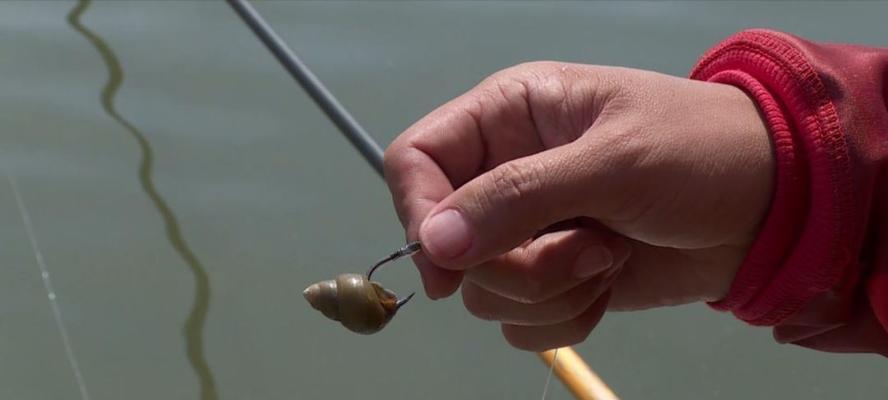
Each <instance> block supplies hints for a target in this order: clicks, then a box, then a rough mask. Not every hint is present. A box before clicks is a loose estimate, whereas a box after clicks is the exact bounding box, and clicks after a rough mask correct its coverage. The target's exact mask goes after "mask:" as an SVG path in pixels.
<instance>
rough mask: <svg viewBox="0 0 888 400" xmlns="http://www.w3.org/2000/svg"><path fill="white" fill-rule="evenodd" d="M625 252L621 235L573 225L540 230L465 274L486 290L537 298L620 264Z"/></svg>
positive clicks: (514, 298) (548, 296)
mask: <svg viewBox="0 0 888 400" xmlns="http://www.w3.org/2000/svg"><path fill="white" fill-rule="evenodd" d="M629 251H630V247H629V245H628V243H626V241H625V239H623V238H621V237H619V236H617V235H615V234H613V233H611V232H608V231H605V230H603V229H600V228H593V227H583V228H575V229H570V230H564V231H558V232H552V233H547V234H544V235H542V236H540V237H538V238H536V239H534V240H533V241H531V242H529V243H528V244H526V245H525V246H520V247H518V248H516V249H514V250H512V251H510V252H508V253H506V254H504V255H503V256H500V257H496V258H493V259H491V260H490V261H487V262H485V263H483V264H481V265H479V266H477V267H475V268H472V269H470V270H467V271H466V276H465V279H466V281H467V282H471V283H472V284H473V285H474V286H477V287H479V288H480V289H483V290H484V291H485V292H489V293H490V294H491V295H496V296H500V297H503V298H505V299H508V300H511V301H514V302H518V303H525V304H534V303H541V302H543V301H545V300H548V299H551V298H553V297H555V296H557V295H560V294H562V293H564V292H566V291H568V290H570V289H571V288H574V287H576V286H578V285H580V284H582V283H583V282H586V281H587V280H589V279H590V278H593V277H595V276H598V275H600V274H603V273H606V272H607V271H608V270H612V269H615V268H617V267H619V266H621V265H622V264H623V263H624V262H625V261H626V259H627V258H629ZM465 290H466V289H464V293H463V294H464V295H465ZM585 305H586V306H588V304H585ZM583 308H585V306H584V307H583Z"/></svg>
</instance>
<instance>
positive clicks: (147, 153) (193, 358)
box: [68, 0, 218, 400]
mask: <svg viewBox="0 0 888 400" xmlns="http://www.w3.org/2000/svg"><path fill="white" fill-rule="evenodd" d="M89 4H90V1H89V0H80V1H78V3H77V5H75V6H74V8H73V9H72V10H71V12H70V13H69V14H68V23H69V24H70V25H71V27H72V28H74V30H76V31H77V32H79V33H80V34H81V35H83V37H85V38H86V40H88V41H89V42H90V44H92V45H93V47H95V49H96V51H98V52H99V55H100V56H101V57H102V60H103V61H104V63H105V66H106V67H107V68H108V81H107V82H106V83H105V86H104V87H103V88H102V94H101V103H102V109H104V110H105V113H106V114H108V116H109V117H111V119H113V120H114V121H116V122H117V123H118V124H120V125H121V126H123V128H124V129H125V130H126V131H127V132H128V133H129V134H130V136H132V138H133V139H135V140H136V143H137V144H138V145H139V150H140V152H141V161H140V164H139V183H140V184H141V186H142V191H143V192H145V194H146V195H147V196H148V198H149V199H150V200H151V203H152V204H153V205H154V208H155V209H157V212H158V213H160V216H161V218H162V219H163V224H164V226H165V227H166V237H167V240H168V241H169V243H170V245H171V246H172V247H173V249H174V250H175V251H176V253H177V254H178V255H179V258H181V259H182V261H184V262H185V264H187V265H188V268H189V270H190V271H191V274H192V275H193V276H194V303H193V305H192V306H191V311H190V312H189V313H188V318H187V319H186V320H185V323H184V326H183V329H182V330H183V334H184V336H185V351H186V353H187V356H188V362H189V363H190V364H191V368H192V369H193V370H194V372H195V374H197V377H198V380H199V381H200V398H201V399H202V400H216V399H218V395H217V394H216V384H215V381H214V379H213V373H212V370H211V369H210V366H209V363H207V359H206V356H205V354H204V342H203V330H204V324H205V322H206V319H207V312H208V311H209V308H210V294H211V288H210V278H209V275H208V274H207V272H206V269H205V268H204V267H203V265H202V264H201V262H200V260H198V258H197V256H196V255H195V254H194V252H193V251H192V250H191V247H190V246H189V245H188V242H186V241H185V238H184V236H183V235H182V229H181V228H180V227H179V221H178V219H176V215H175V213H173V210H172V208H170V206H169V204H167V202H166V200H164V198H163V197H162V196H161V195H160V192H159V191H158V190H157V187H156V186H155V184H154V178H153V177H152V175H151V172H152V167H153V165H154V151H153V150H152V148H151V142H149V141H148V138H147V137H146V136H145V135H144V134H143V133H142V132H141V131H140V130H139V129H137V128H136V127H135V126H134V125H133V124H132V123H130V122H129V121H128V120H127V119H126V118H124V117H123V116H122V115H120V113H119V112H118V111H117V107H116V106H115V105H114V96H115V95H116V94H117V90H118V89H119V88H120V85H121V83H123V68H122V67H121V66H120V61H118V59H117V56H116V55H115V54H114V50H112V49H111V47H110V46H108V44H107V43H105V41H104V40H103V39H102V38H101V37H100V36H99V35H97V34H96V33H94V32H92V31H91V30H89V29H87V28H86V26H84V25H83V23H82V22H81V21H80V17H81V15H83V13H84V12H85V11H86V8H87V7H88V6H89Z"/></svg>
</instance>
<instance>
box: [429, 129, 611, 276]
mask: <svg viewBox="0 0 888 400" xmlns="http://www.w3.org/2000/svg"><path fill="white" fill-rule="evenodd" d="M585 147H588V146H585ZM595 153H596V152H595V151H594V150H592V149H586V148H584V146H582V145H581V144H580V143H578V142H574V143H571V144H568V145H564V146H560V147H556V148H553V149H549V150H546V151H544V152H540V153H536V154H534V155H531V156H528V157H523V158H519V159H515V160H512V161H509V162H506V163H504V164H501V165H499V166H497V167H496V168H494V169H492V170H490V171H488V172H485V173H483V174H481V175H479V176H477V177H475V178H474V179H472V180H471V181H469V182H467V183H466V184H465V185H463V186H462V187H460V188H459V189H457V190H456V191H454V192H453V193H451V194H450V195H449V196H447V197H446V198H444V199H443V200H442V201H441V202H440V203H438V204H437V205H436V206H435V207H434V208H433V209H432V210H431V211H430V212H429V214H428V217H426V219H425V220H424V221H423V223H422V225H421V226H420V229H419V238H420V240H421V241H422V243H423V249H424V252H425V253H426V255H427V256H428V257H429V258H430V259H431V260H432V261H434V262H435V264H436V265H439V266H441V267H444V268H447V269H456V270H461V269H467V268H470V267H472V266H475V265H478V264H480V263H482V262H484V261H486V260H489V259H491V258H493V257H496V256H498V255H500V254H504V253H506V252H508V251H509V250H511V249H513V248H515V247H517V246H519V245H520V244H521V243H523V242H525V241H526V240H527V239H529V238H531V237H533V236H534V235H535V234H536V233H537V232H539V231H540V230H542V229H544V228H546V227H548V226H549V225H552V224H554V223H556V222H559V221H563V220H566V219H569V218H573V217H577V216H581V215H584V214H585V213H586V212H587V211H588V210H589V207H588V205H587V204H584V203H588V201H587V200H586V199H594V198H595V197H594V192H595V191H596V190H595V187H596V186H600V185H598V184H597V182H596V181H597V180H598V178H597V176H600V175H601V174H600V172H601V171H596V168H597V167H596V165H597V164H600V163H599V162H596V161H595V160H594V158H595V157H594V155H595Z"/></svg>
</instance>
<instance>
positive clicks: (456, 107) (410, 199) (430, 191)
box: [384, 77, 542, 297]
mask: <svg viewBox="0 0 888 400" xmlns="http://www.w3.org/2000/svg"><path fill="white" fill-rule="evenodd" d="M526 88H527V86H526V85H525V84H523V83H521V82H518V81H515V80H506V81H503V80H502V79H501V78H495V77H494V78H489V79H487V80H485V81H484V82H482V83H481V84H479V85H478V86H476V87H475V88H473V89H472V90H470V91H469V92H467V93H466V94H464V95H462V96H460V97H458V98H456V99H454V100H452V101H450V102H448V103H446V104H444V105H443V106H441V107H439V108H438V109H436V110H434V111H433V112H431V113H430V114H428V115H427V116H425V117H424V118H422V119H421V120H419V121H418V122H416V123H415V124H413V125H412V126H411V127H410V128H408V129H407V130H406V131H405V132H404V133H403V134H401V135H400V136H399V137H398V138H397V139H396V140H395V141H394V142H393V143H392V144H391V145H390V146H389V148H388V149H387V150H386V153H385V160H384V172H385V178H386V182H387V183H388V185H389V190H390V191H391V193H392V199H393V201H394V205H395V209H396V211H397V214H398V218H399V219H400V220H401V224H402V225H403V226H404V228H405V229H406V233H407V239H408V240H416V239H417V238H418V236H419V227H420V224H421V223H422V221H423V220H424V219H425V218H426V216H427V215H428V213H429V211H431V209H432V208H433V207H434V206H435V205H436V204H438V203H439V202H440V201H441V200H443V199H444V198H445V197H447V196H448V195H450V194H451V193H453V191H454V189H455V188H458V187H459V186H461V185H462V184H464V183H465V182H467V181H469V180H471V179H472V178H474V177H475V176H477V175H479V174H481V173H483V172H485V171H486V170H488V169H490V168H492V167H493V166H496V165H497V164H499V163H502V162H505V161H508V160H510V159H514V158H518V157H521V156H524V155H528V154H532V153H534V152H537V151H540V150H542V144H541V142H540V140H539V138H538V136H537V134H536V131H535V127H534V124H533V119H532V118H530V114H529V112H530V110H529V107H528V102H527V100H526V99H527V90H526ZM416 260H417V266H418V267H419V269H420V273H421V274H422V275H423V283H424V284H425V286H426V291H427V293H428V294H429V296H430V297H443V296H446V295H449V294H451V293H453V291H455V290H456V288H457V287H458V285H459V281H460V279H461V274H455V273H454V272H453V271H447V270H444V269H441V268H437V267H436V266H434V265H433V264H432V263H431V262H430V261H429V260H428V259H426V258H425V257H422V256H421V255H420V256H417V258H416Z"/></svg>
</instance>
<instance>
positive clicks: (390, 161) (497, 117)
mask: <svg viewBox="0 0 888 400" xmlns="http://www.w3.org/2000/svg"><path fill="white" fill-rule="evenodd" d="M385 176H386V181H387V182H388V185H389V188H390V190H391V193H392V198H393V201H394V205H395V208H396V210H397V213H398V216H399V218H400V220H401V222H402V224H403V225H404V227H405V229H406V233H407V238H408V240H416V239H419V240H422V242H423V247H424V251H423V252H422V253H421V254H419V255H417V256H415V257H414V261H415V262H416V264H417V266H418V268H419V270H420V273H421V275H422V279H423V284H424V287H425V290H426V293H427V294H428V296H429V297H430V298H442V297H446V296H450V295H452V294H453V293H454V292H455V291H456V290H457V289H458V288H459V287H460V286H462V298H463V302H464V304H465V306H466V308H467V309H468V311H469V312H471V313H472V314H473V315H475V316H477V317H479V318H482V319H485V320H492V321H499V322H500V323H501V324H502V332H503V335H504V336H505V338H506V339H507V340H508V341H509V343H511V344H512V345H514V346H515V347H518V348H521V349H526V350H533V351H540V350H544V349H548V348H553V347H558V346H565V345H571V344H575V343H578V342H581V341H582V340H584V339H585V338H586V336H588V334H589V332H591V330H592V329H593V328H594V327H595V325H596V324H597V323H598V321H599V320H600V319H601V317H602V315H603V314H604V312H605V311H606V310H608V309H609V310H638V309H645V308H651V307H661V306H668V305H676V304H683V303H690V302H699V301H712V300H717V299H720V298H722V297H723V296H724V295H725V294H726V293H727V292H728V290H729V288H730V284H731V280H732V278H733V276H734V274H735V273H736V271H737V269H738V267H739V266H740V264H741V263H742V261H743V258H744V256H745V255H746V252H747V251H748V249H749V247H750V245H751V243H752V240H753V239H754V238H755V235H756V232H757V229H758V227H759V224H760V223H761V221H762V220H763V218H764V216H765V214H766V213H767V209H768V205H769V201H770V196H771V192H772V189H773V188H772V186H773V179H774V178H773V176H774V155H773V151H772V149H771V144H770V140H769V137H768V132H767V128H766V126H765V124H764V122H763V121H762V117H761V115H760V113H759V111H758V110H757V109H756V106H755V104H754V103H753V101H752V100H751V99H750V98H749V97H748V96H747V95H746V94H745V93H743V92H742V91H741V90H739V89H737V88H735V87H732V86H727V85H721V84H714V83H707V82H699V81H691V80H688V79H682V78H676V77H672V76H667V75H663V74H659V73H655V72H649V71H641V70H633V69H627V68H616V67H604V66H592V65H579V64H566V63H556V62H535V63H528V64H522V65H518V66H516V67H512V68H509V69H506V70H503V71H500V72H498V73H496V74H494V75H492V76H490V77H489V78H487V79H485V80H484V81H482V82H481V83H480V84H479V85H477V86H476V87H474V88H473V89H471V90H469V91H468V92H466V93H465V94H463V95H462V96H459V97H458V98H456V99H454V100H452V101H450V102H448V103H446V104H444V105H443V106H441V107H439V108H438V109H436V110H434V111H433V112H431V113H430V114H428V115H427V116H425V117H424V118H422V119H421V120H419V121H418V122H416V123H415V124H414V125H413V126H411V127H410V128H409V129H407V130H406V131H405V132H403V133H402V134H401V135H400V136H398V138H397V139H396V140H395V141H394V142H393V143H392V144H391V146H390V147H389V148H388V149H387V151H386V154H385ZM439 216H441V217H442V218H437V219H436V217H439Z"/></svg>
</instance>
